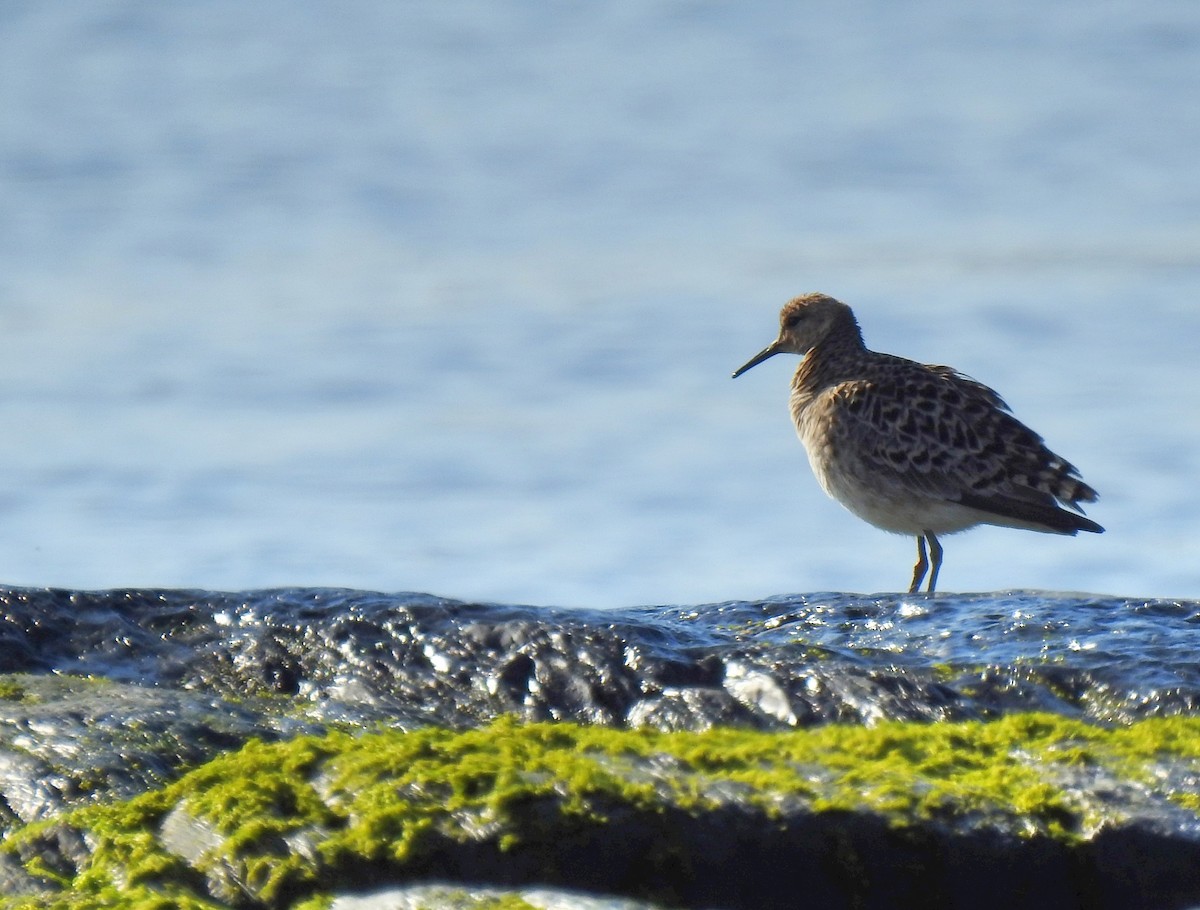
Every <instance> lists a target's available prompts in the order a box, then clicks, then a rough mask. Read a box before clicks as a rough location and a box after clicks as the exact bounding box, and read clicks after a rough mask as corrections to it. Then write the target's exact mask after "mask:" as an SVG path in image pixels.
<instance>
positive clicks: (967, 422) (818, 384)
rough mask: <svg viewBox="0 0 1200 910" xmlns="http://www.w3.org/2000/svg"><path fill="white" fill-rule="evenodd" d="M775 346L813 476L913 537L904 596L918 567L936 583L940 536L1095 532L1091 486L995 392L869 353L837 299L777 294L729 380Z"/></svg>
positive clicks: (868, 515)
mask: <svg viewBox="0 0 1200 910" xmlns="http://www.w3.org/2000/svg"><path fill="white" fill-rule="evenodd" d="M784 353H787V354H799V355H800V356H801V357H802V358H803V359H802V360H801V361H800V365H799V366H798V367H797V368H796V372H795V375H794V376H793V377H792V387H791V395H790V398H789V401H788V404H789V409H790V411H791V416H792V422H793V423H794V424H795V426H796V433H797V435H798V436H799V437H800V441H801V443H802V444H803V445H804V448H805V450H806V451H807V453H808V460H809V464H810V465H811V466H812V470H813V474H815V475H816V478H817V481H818V483H820V485H821V487H822V488H823V489H824V491H825V492H826V493H827V494H828V495H829V496H831V497H832V498H833V499H835V500H837V501H838V502H840V503H841V504H842V505H843V506H845V507H846V508H847V509H849V510H850V512H852V513H853V514H854V515H857V516H858V517H859V518H861V519H863V520H864V521H866V522H868V523H870V524H872V525H874V526H875V527H877V528H881V529H883V530H885V531H891V532H893V533H899V534H905V535H910V536H915V537H916V539H917V562H916V565H914V566H913V575H912V584H911V585H910V586H909V589H908V591H909V593H910V594H913V593H917V592H919V591H920V588H921V582H922V581H923V579H924V578H925V574H926V571H927V570H928V572H929V586H928V589H927V590H928V593H930V594H932V593H934V591H935V590H936V587H937V580H938V573H939V572H940V571H941V567H942V555H943V548H942V544H941V542H940V541H939V540H938V537H939V535H945V534H955V533H957V532H959V531H965V530H967V529H968V528H973V527H976V526H977V525H998V526H1001V527H1008V528H1020V529H1025V530H1030V531H1041V532H1045V533H1050V534H1069V535H1072V536H1074V535H1075V534H1077V533H1078V532H1079V531H1089V532H1091V533H1095V534H1100V533H1103V531H1104V528H1102V527H1101V526H1100V525H1098V524H1096V522H1094V521H1092V520H1090V519H1089V518H1086V517H1085V516H1084V514H1083V509H1082V507H1081V506H1080V503H1085V502H1086V503H1090V502H1095V501H1096V499H1097V493H1096V491H1095V490H1094V489H1092V487H1090V486H1088V485H1087V484H1086V483H1084V482H1083V478H1082V477H1081V476H1080V473H1079V471H1078V470H1077V469H1076V468H1075V467H1074V465H1072V464H1070V463H1069V462H1067V461H1065V460H1064V459H1063V458H1061V457H1059V456H1058V455H1055V454H1054V453H1053V452H1052V451H1050V449H1048V448H1047V447H1046V444H1045V443H1044V441H1043V440H1042V437H1041V436H1039V435H1038V434H1037V433H1035V432H1034V431H1033V430H1031V429H1030V428H1029V427H1027V426H1026V425H1025V424H1023V423H1021V421H1019V420H1018V419H1017V418H1016V417H1014V416H1013V414H1012V411H1011V409H1010V408H1009V407H1008V405H1007V404H1006V403H1005V402H1004V400H1003V399H1002V398H1001V397H1000V396H999V395H998V394H997V393H996V392H995V391H993V390H992V389H991V388H989V387H988V386H986V385H984V384H983V383H981V382H977V381H975V380H974V379H971V378H970V377H968V376H965V375H963V374H962V373H960V372H958V371H957V370H954V369H952V368H951V367H947V366H937V365H931V364H923V363H918V362H916V361H914V360H907V359H905V358H903V357H897V356H895V355H892V354H883V353H879V352H876V351H872V350H869V349H868V348H867V347H866V345H865V344H864V343H863V336H862V330H861V329H860V327H859V324H858V320H857V319H856V318H855V316H854V312H853V311H852V310H851V309H850V307H849V306H847V305H846V304H844V303H842V302H841V301H840V300H835V299H834V298H833V297H830V296H828V295H827V294H820V293H812V294H805V295H803V296H801V297H796V298H793V299H792V300H790V301H788V303H787V304H785V305H784V307H783V310H782V311H781V312H780V314H779V337H778V338H776V339H775V341H773V342H772V343H771V344H769V345H768V346H767V347H765V348H763V350H761V351H760V352H759V353H757V354H755V355H754V356H753V357H751V358H750V360H748V361H747V362H746V363H745V364H743V365H742V366H740V367H738V369H737V370H735V371H734V373H733V378H734V379H736V378H737V377H738V376H741V375H742V374H743V373H745V372H746V371H747V370H749V369H751V368H752V367H755V366H757V365H758V364H760V363H762V362H763V361H764V360H767V359H768V358H771V357H774V356H775V355H776V354H784ZM1064 507H1065V508H1064ZM926 543H928V545H929V553H928V556H927V555H926V549H925V548H926Z"/></svg>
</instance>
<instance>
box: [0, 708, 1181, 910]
mask: <svg viewBox="0 0 1200 910" xmlns="http://www.w3.org/2000/svg"><path fill="white" fill-rule="evenodd" d="M1198 770H1200V721H1197V720H1193V719H1178V718H1177V719H1150V720H1146V721H1141V722H1138V723H1136V724H1133V725H1131V726H1129V727H1126V728H1119V729H1103V728H1100V727H1096V726H1091V725H1088V724H1085V723H1081V722H1078V721H1069V720H1063V719H1061V718H1055V717H1051V716H1047V715H1012V716H1009V717H1006V718H1003V719H1000V720H997V721H993V722H987V723H983V722H964V723H942V724H932V725H913V724H898V723H886V724H881V725H879V726H877V727H874V728H864V727H847V726H826V727H821V728H817V729H813V730H809V731H793V732H756V731H733V730H729V729H719V730H711V731H708V732H704V733H662V732H653V731H627V730H613V729H606V728H601V727H582V726H578V725H574V724H567V723H552V724H547V723H539V724H529V725H526V724H522V723H520V722H517V721H514V720H511V719H507V720H500V721H497V722H495V723H493V724H491V725H489V726H488V727H485V728H482V729H478V730H467V731H452V730H446V729H440V728H427V729H422V730H416V731H412V732H399V731H383V732H376V733H370V734H357V735H351V734H346V733H337V734H331V735H326V736H321V737H313V736H301V737H298V738H296V739H293V740H291V741H288V742H279V743H257V742H256V743H250V744H248V745H246V746H244V747H243V748H241V749H239V750H237V751H235V752H231V753H228V754H226V755H222V756H220V757H218V758H216V759H214V760H212V761H211V762H209V763H207V764H205V765H203V766H201V767H199V768H197V769H195V770H194V771H192V772H190V773H189V774H187V775H185V776H184V777H182V778H181V779H180V780H179V781H177V782H175V783H173V784H170V785H168V786H166V787H163V788H160V789H157V790H154V791H151V792H149V793H146V794H143V795H142V796H138V797H135V798H133V799H131V800H126V801H121V802H116V803H112V804H101V805H95V806H89V807H85V808H81V809H78V810H75V811H73V812H71V813H69V814H67V815H65V816H64V817H62V818H58V819H55V820H53V821H48V822H42V823H35V824H33V825H28V826H25V827H23V828H21V829H19V830H17V831H16V832H15V833H14V834H12V835H11V836H10V837H9V838H8V839H7V840H6V841H5V842H4V844H3V850H2V851H0V855H3V856H4V857H6V862H8V863H9V865H10V866H13V865H14V864H15V866H17V867H19V868H20V869H22V870H23V872H24V874H25V875H26V876H27V877H28V879H29V880H31V881H36V882H38V885H39V889H40V890H41V892H42V893H41V895H40V896H39V897H38V898H37V900H40V901H46V900H54V901H56V902H57V903H56V906H60V907H62V908H64V910H65V908H71V907H75V906H79V907H82V906H106V907H113V908H121V907H130V908H132V907H137V906H141V904H139V903H138V902H140V901H150V900H163V901H174V902H175V904H174V905H178V906H185V907H209V908H211V907H249V908H290V907H295V906H298V905H300V904H302V903H305V902H311V901H316V900H318V899H321V900H326V899H329V898H332V897H333V896H336V895H338V894H345V895H350V894H353V893H355V892H361V891H363V890H366V889H367V888H368V886H370V887H374V888H380V887H383V886H385V885H388V884H389V883H390V884H393V885H397V886H398V885H403V884H410V883H413V882H421V881H439V882H446V881H456V882H462V883H468V884H470V883H473V884H481V883H486V884H488V885H492V886H497V887H508V888H514V887H526V888H527V887H531V886H546V887H555V888H567V889H576V890H579V891H582V892H586V893H591V894H597V895H609V896H618V897H624V898H628V899H635V900H640V901H649V902H654V903H657V904H659V905H662V906H679V907H710V908H716V907H728V908H764V907H793V906H797V905H798V903H799V901H800V900H801V898H802V900H803V902H804V903H809V904H811V905H813V906H821V907H829V908H837V907H868V908H869V907H880V908H882V907H894V906H901V905H905V904H910V905H914V906H917V905H919V906H924V907H957V906H964V907H965V906H971V907H1005V908H1008V907H1011V906H1013V905H1020V906H1022V907H1023V908H1027V910H1028V908H1039V907H1046V908H1051V907H1053V908H1056V910H1062V908H1084V907H1087V908H1091V907H1102V908H1107V907H1112V908H1114V910H1115V908H1122V910H1129V908H1138V907H1147V908H1149V907H1155V908H1169V907H1182V906H1186V904H1187V903H1188V902H1196V901H1200V873H1198V872H1197V870H1198V869H1200V800H1198V799H1197V796H1196V788H1195V783H1194V782H1195V777H1196V774H1197V771H1198ZM56 843H63V844H67V845H69V850H67V851H66V854H65V855H62V856H56V855H55V844H56ZM80 844H83V845H86V850H84V851H83V852H82V855H81V852H80V847H79V845H80ZM23 900H24V901H26V902H25V903H23ZM29 900H32V899H22V898H12V899H10V900H7V901H0V907H2V908H4V910H15V908H24V907H27V906H29V907H32V906H34V904H32V903H28V901H29ZM41 905H42V904H38V906H41ZM305 905H306V906H315V904H305Z"/></svg>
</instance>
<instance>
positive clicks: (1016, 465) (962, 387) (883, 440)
mask: <svg viewBox="0 0 1200 910" xmlns="http://www.w3.org/2000/svg"><path fill="white" fill-rule="evenodd" d="M885 378H886V381H883V380H882V379H881V380H873V379H860V380H853V381H849V382H844V383H841V384H839V385H836V386H834V387H832V388H830V389H828V390H826V392H825V393H824V394H827V395H831V396H833V397H834V398H835V399H837V401H836V402H835V406H834V407H832V408H830V409H829V411H828V412H827V413H831V414H835V415H837V416H836V417H835V418H834V419H833V420H832V421H831V425H830V427H829V430H828V432H829V434H830V441H831V443H832V444H833V445H835V446H837V447H838V448H839V450H840V451H842V452H843V453H849V452H855V453H857V457H858V458H859V459H860V460H861V462H862V467H863V468H864V469H865V470H866V471H869V472H874V473H878V474H882V475H885V476H888V477H890V479H891V480H892V481H893V482H895V483H898V484H899V485H901V486H902V487H903V488H905V489H908V490H911V491H912V492H914V493H917V494H919V495H925V496H931V497H935V498H940V499H945V500H948V501H952V502H960V503H962V504H964V505H968V506H971V507H972V508H977V509H980V510H981V511H986V512H993V513H995V514H997V515H1003V516H1008V517H1013V518H1020V519H1022V520H1030V521H1035V522H1039V521H1040V522H1050V521H1051V516H1052V515H1053V514H1054V513H1055V512H1058V504H1057V502H1056V500H1057V501H1061V502H1064V503H1066V504H1068V505H1071V506H1075V505H1076V503H1078V502H1080V501H1083V502H1091V501H1092V500H1094V499H1095V498H1096V493H1095V491H1094V490H1092V489H1091V487H1088V486H1087V485H1086V484H1084V483H1083V482H1082V480H1080V479H1079V475H1078V472H1077V471H1076V470H1075V468H1074V467H1073V466H1072V465H1070V464H1069V463H1067V462H1066V461H1064V460H1063V459H1061V458H1059V457H1058V456H1057V455H1055V454H1054V453H1053V452H1051V451H1050V450H1049V449H1047V448H1046V446H1045V444H1044V443H1043V442H1042V438H1041V437H1040V436H1039V435H1038V434H1037V433H1035V432H1033V430H1031V429H1029V428H1028V427H1027V426H1025V425H1024V424H1023V423H1021V422H1020V421H1019V420H1017V419H1016V418H1015V417H1013V416H1012V414H1011V413H1010V412H1009V410H1008V407H1007V405H1006V404H1005V403H1004V401H1003V399H1001V398H1000V396H999V395H997V394H996V392H994V391H993V390H992V389H990V388H988V387H987V386H985V385H983V384H982V383H979V382H976V381H975V380H973V379H969V378H967V377H965V376H962V375H961V374H959V373H956V372H955V371H954V370H951V369H950V368H949V367H925V366H921V365H918V364H912V366H911V368H907V365H904V366H898V367H897V368H896V369H895V371H894V372H893V373H890V374H889V375H887V376H886V377H885Z"/></svg>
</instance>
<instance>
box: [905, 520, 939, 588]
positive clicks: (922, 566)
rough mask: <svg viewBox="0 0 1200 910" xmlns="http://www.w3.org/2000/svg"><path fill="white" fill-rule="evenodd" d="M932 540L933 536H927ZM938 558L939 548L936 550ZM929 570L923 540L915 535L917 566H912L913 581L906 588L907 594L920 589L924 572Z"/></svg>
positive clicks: (920, 536)
mask: <svg viewBox="0 0 1200 910" xmlns="http://www.w3.org/2000/svg"><path fill="white" fill-rule="evenodd" d="M929 536H930V539H931V540H932V539H933V535H932V534H931V535H929ZM938 556H939V557H940V556H941V547H939V548H938ZM927 568H929V563H928V562H926V561H925V538H924V537H923V536H922V535H920V534H918V535H917V564H916V565H915V566H913V580H912V584H911V585H910V586H909V588H908V593H909V594H916V593H917V589H918V588H920V587H921V580H922V579H923V578H924V577H925V570H926V569H927Z"/></svg>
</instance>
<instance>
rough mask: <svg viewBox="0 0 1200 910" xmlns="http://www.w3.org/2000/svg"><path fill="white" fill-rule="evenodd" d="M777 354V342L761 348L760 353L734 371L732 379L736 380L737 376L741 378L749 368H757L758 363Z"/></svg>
mask: <svg viewBox="0 0 1200 910" xmlns="http://www.w3.org/2000/svg"><path fill="white" fill-rule="evenodd" d="M778 353H779V342H778V341H773V342H771V343H770V344H769V345H767V346H766V347H765V348H763V349H762V350H761V351H759V352H758V353H757V354H755V355H754V356H753V357H751V358H750V359H749V360H747V361H746V362H745V363H743V364H742V365H741V366H740V367H738V368H737V369H736V370H734V371H733V378H734V379H737V378H738V377H739V376H741V375H742V374H743V373H745V372H746V371H747V370H748V369H750V368H751V367H756V366H758V365H759V364H760V363H762V362H763V361H764V360H766V359H767V358H768V357H774V356H775V355H776V354H778Z"/></svg>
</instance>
